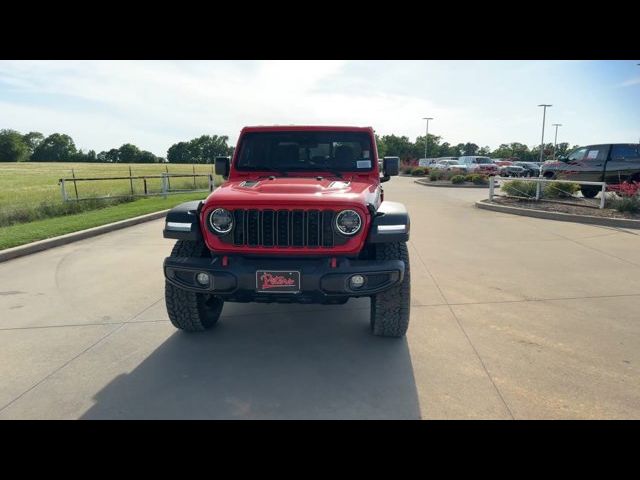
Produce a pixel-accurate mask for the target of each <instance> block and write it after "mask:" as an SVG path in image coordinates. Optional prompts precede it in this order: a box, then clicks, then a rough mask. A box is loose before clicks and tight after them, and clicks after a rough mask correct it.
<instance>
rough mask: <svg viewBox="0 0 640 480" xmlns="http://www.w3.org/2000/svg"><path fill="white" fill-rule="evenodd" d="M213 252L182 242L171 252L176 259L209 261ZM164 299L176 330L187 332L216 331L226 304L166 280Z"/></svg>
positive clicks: (194, 244) (201, 246)
mask: <svg viewBox="0 0 640 480" xmlns="http://www.w3.org/2000/svg"><path fill="white" fill-rule="evenodd" d="M209 255H210V253H209V249H208V248H207V246H206V245H205V244H204V243H203V242H193V241H186V240H178V241H177V242H176V244H175V245H174V247H173V250H172V251H171V256H172V257H208V256H209ZM164 298H165V302H166V304H167V313H168V314H169V320H171V323H172V324H173V326H174V327H176V328H179V329H180V330H184V331H185V332H202V331H204V330H207V329H209V328H211V327H213V326H214V325H215V324H216V322H217V321H218V319H219V318H220V313H221V312H222V307H223V306H224V300H222V299H221V298H220V297H216V296H214V295H209V294H206V293H196V292H190V291H188V290H183V289H182V288H178V287H176V286H175V285H172V284H171V283H169V282H168V281H167V280H165V286H164Z"/></svg>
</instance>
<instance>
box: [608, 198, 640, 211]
mask: <svg viewBox="0 0 640 480" xmlns="http://www.w3.org/2000/svg"><path fill="white" fill-rule="evenodd" d="M607 206H608V207H610V208H615V209H616V210H617V211H619V212H621V213H640V197H637V196H636V197H622V198H616V199H615V200H612V201H611V202H607Z"/></svg>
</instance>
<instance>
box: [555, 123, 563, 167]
mask: <svg viewBox="0 0 640 480" xmlns="http://www.w3.org/2000/svg"><path fill="white" fill-rule="evenodd" d="M553 126H554V127H556V138H555V140H554V141H553V159H554V160H555V159H556V149H557V148H558V127H561V126H562V124H561V123H554V124H553Z"/></svg>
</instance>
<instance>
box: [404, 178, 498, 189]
mask: <svg viewBox="0 0 640 480" xmlns="http://www.w3.org/2000/svg"><path fill="white" fill-rule="evenodd" d="M415 183H418V184H420V185H424V186H425V187H440V188H489V185H488V184H487V185H454V184H453V183H440V184H434V183H433V182H431V181H429V182H426V181H423V180H416V181H415Z"/></svg>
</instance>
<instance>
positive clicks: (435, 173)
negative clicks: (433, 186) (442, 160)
mask: <svg viewBox="0 0 640 480" xmlns="http://www.w3.org/2000/svg"><path fill="white" fill-rule="evenodd" d="M443 177H444V172H443V171H442V170H431V172H430V173H429V180H431V181H432V182H435V181H437V180H441V179H442V178H443Z"/></svg>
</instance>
